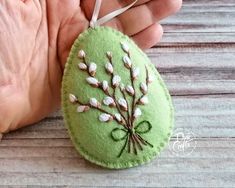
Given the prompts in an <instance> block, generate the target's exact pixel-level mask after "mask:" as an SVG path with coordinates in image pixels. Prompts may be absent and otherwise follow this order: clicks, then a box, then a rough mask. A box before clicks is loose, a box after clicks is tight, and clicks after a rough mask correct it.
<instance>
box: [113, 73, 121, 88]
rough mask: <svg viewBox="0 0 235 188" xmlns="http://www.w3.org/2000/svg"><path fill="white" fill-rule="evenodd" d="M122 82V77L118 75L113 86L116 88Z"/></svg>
mask: <svg viewBox="0 0 235 188" xmlns="http://www.w3.org/2000/svg"><path fill="white" fill-rule="evenodd" d="M120 82H121V77H120V76H118V75H115V76H114V77H113V79H112V84H113V86H114V87H118V86H119V84H120Z"/></svg>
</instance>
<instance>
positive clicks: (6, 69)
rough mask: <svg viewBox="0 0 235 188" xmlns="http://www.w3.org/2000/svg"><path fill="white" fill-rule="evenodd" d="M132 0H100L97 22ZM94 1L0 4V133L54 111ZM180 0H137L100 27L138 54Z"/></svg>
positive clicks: (155, 38)
mask: <svg viewBox="0 0 235 188" xmlns="http://www.w3.org/2000/svg"><path fill="white" fill-rule="evenodd" d="M131 2H133V0H112V3H110V0H103V3H102V7H101V11H100V17H102V16H104V15H106V14H107V13H109V12H111V11H113V10H116V9H119V8H121V7H123V6H125V5H127V4H130V3H131ZM94 3H95V0H81V1H79V0H1V1H0V133H5V132H9V131H12V130H15V129H18V128H20V127H23V126H26V125H30V124H33V123H35V122H38V121H39V120H41V119H43V118H44V117H46V116H47V115H49V114H50V113H51V112H53V111H55V110H57V109H59V107H60V89H61V81H62V76H63V69H64V65H65V62H66V58H67V56H68V54H69V51H70V48H71V46H72V44H73V42H74V40H75V39H76V38H77V36H78V35H79V34H80V33H82V32H83V31H84V30H86V29H87V28H88V25H89V19H90V18H91V15H92V11H93V7H94ZM181 4H182V2H181V0H139V1H138V3H137V4H136V5H135V6H133V7H132V8H131V9H129V10H128V11H126V12H125V13H123V14H121V15H120V16H118V17H116V18H114V19H112V20H111V21H109V22H107V23H105V25H106V26H110V27H112V28H115V29H118V30H120V31H121V32H123V33H125V34H126V35H128V36H130V37H131V38H132V39H133V40H134V41H135V42H136V43H137V44H138V45H139V46H140V47H141V48H142V49H148V48H150V47H152V46H153V45H155V44H156V43H157V42H159V41H160V39H161V37H162V34H163V29H162V27H161V25H160V24H159V21H160V20H162V19H164V18H165V17H167V16H169V15H171V14H174V13H175V12H177V11H178V10H179V9H180V7H181Z"/></svg>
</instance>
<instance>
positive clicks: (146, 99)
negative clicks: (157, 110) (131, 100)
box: [140, 96, 149, 104]
mask: <svg viewBox="0 0 235 188" xmlns="http://www.w3.org/2000/svg"><path fill="white" fill-rule="evenodd" d="M148 103H149V100H148V97H146V96H143V97H142V98H141V99H140V104H148Z"/></svg>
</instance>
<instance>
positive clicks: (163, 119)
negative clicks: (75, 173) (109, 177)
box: [62, 27, 174, 169]
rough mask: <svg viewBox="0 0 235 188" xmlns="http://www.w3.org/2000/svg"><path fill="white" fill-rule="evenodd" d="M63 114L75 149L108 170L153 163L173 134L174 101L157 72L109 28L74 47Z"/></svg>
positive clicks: (93, 31)
mask: <svg viewBox="0 0 235 188" xmlns="http://www.w3.org/2000/svg"><path fill="white" fill-rule="evenodd" d="M62 108H63V115H64V119H65V124H66V126H67V128H68V132H69V134H70V137H71V139H72V141H73V144H74V146H75V148H76V149H77V150H78V152H79V153H80V154H81V155H82V156H83V157H84V158H85V159H87V160H89V161H90V162H92V163H95V164H97V165H100V166H103V167H107V168H113V169H121V168H129V167H134V166H138V165H141V164H145V163H147V162H149V161H151V160H152V159H154V158H155V157H156V156H157V155H158V154H159V153H160V151H161V150H162V149H163V148H164V147H165V146H166V145H167V143H168V141H169V138H170V136H171V133H172V128H173V119H174V118H173V107H172V102H171V97H170V95H169V92H168V90H167V88H166V86H165V84H164V82H163V80H162V79H161V77H160V75H159V73H158V72H157V70H156V68H155V67H154V65H153V64H151V62H150V60H149V58H148V57H147V55H146V54H145V53H144V52H143V51H142V50H141V49H140V48H139V47H138V46H137V45H136V44H135V43H134V41H132V40H131V39H130V38H129V37H128V36H126V35H124V34H122V33H121V32H119V31H116V30H114V29H111V28H108V27H95V28H89V29H87V30H86V31H84V32H83V33H82V34H80V35H79V37H78V38H77V40H76V41H75V42H74V44H73V47H72V49H71V52H70V55H69V57H68V60H67V63H66V66H65V71H64V76H63V83H62Z"/></svg>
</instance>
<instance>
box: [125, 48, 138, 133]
mask: <svg viewBox="0 0 235 188" xmlns="http://www.w3.org/2000/svg"><path fill="white" fill-rule="evenodd" d="M127 55H128V57H129V58H131V55H130V52H129V51H128V52H127ZM130 78H131V86H132V88H133V89H134V91H135V84H134V78H133V73H132V69H131V68H130ZM135 98H136V91H135V92H134V95H133V96H132V105H131V118H129V121H130V125H131V127H132V128H133V126H134V119H135V118H134V117H133V116H134V110H135V103H136V102H135Z"/></svg>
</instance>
